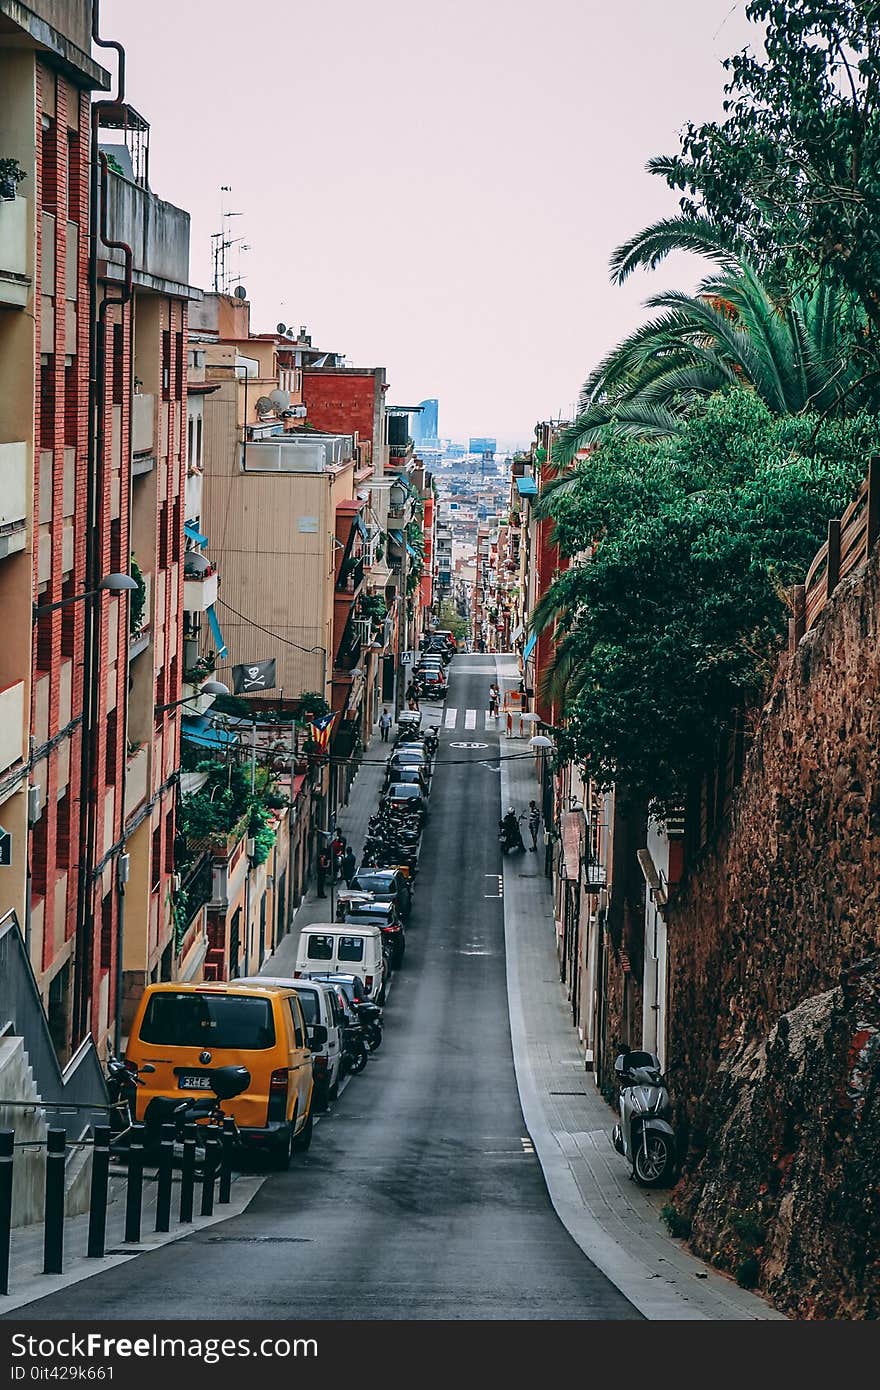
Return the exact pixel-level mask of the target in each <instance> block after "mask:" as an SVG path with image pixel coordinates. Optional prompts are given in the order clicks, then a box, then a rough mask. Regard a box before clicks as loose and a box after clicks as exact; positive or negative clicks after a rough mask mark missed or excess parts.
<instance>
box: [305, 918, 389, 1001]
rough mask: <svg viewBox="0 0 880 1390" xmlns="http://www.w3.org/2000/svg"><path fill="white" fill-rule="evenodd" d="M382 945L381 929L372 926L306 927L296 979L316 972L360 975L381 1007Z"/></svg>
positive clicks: (327, 924)
mask: <svg viewBox="0 0 880 1390" xmlns="http://www.w3.org/2000/svg"><path fill="white" fill-rule="evenodd" d="M382 944H383V938H382V933H381V932H380V931H379V928H378V927H374V926H372V925H368V924H365V925H363V926H359V927H357V928H356V929H354V930H353V929H352V928H351V927H350V926H348V925H346V923H344V922H342V923H340V922H321V923H316V924H314V925H312V926H308V927H303V929H302V932H301V934H300V938H299V950H298V951H297V955H296V967H295V969H294V972H293V973H294V978H295V979H297V980H299V979H302V978H303V976H305V975H308V974H310V973H311V972H312V971H313V970H317V971H320V972H321V973H325V972H326V973H328V974H333V973H334V972H336V971H342V973H343V974H346V975H359V976H360V978H361V979H362V980H363V982H364V986H365V987H366V989H367V991H368V993H369V995H370V998H371V999H372V1000H374V1001H375V1002H376V1003H381V1002H382V996H383V992H384V988H385V961H384V957H383V953H382Z"/></svg>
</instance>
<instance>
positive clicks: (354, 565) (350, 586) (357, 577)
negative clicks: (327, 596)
mask: <svg viewBox="0 0 880 1390" xmlns="http://www.w3.org/2000/svg"><path fill="white" fill-rule="evenodd" d="M363 582H364V557H363V556H362V555H361V556H358V558H357V559H356V560H352V559H348V560H344V561H343V562H342V565H341V566H340V570H339V578H338V579H337V581H336V592H337V593H338V594H350V595H352V596H354V595H355V594H356V593H357V592H358V590H359V589H360V587H361V585H362V584H363Z"/></svg>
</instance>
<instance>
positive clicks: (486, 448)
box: [468, 435, 496, 457]
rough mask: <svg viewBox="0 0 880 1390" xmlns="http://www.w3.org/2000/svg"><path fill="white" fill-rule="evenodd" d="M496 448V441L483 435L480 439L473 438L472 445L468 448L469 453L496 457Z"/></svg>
mask: <svg viewBox="0 0 880 1390" xmlns="http://www.w3.org/2000/svg"><path fill="white" fill-rule="evenodd" d="M495 448H496V441H495V440H494V439H487V438H485V437H484V436H483V435H480V436H479V438H474V437H473V436H472V437H471V440H470V444H469V446H468V453H470V454H489V455H490V456H492V457H494V455H495Z"/></svg>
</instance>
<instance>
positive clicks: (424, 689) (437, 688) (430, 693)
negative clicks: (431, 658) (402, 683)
mask: <svg viewBox="0 0 880 1390" xmlns="http://www.w3.org/2000/svg"><path fill="white" fill-rule="evenodd" d="M417 685H418V691H419V699H421V700H445V699H446V696H447V695H448V693H449V687H448V685H447V684H446V676H445V674H444V673H443V672H442V671H426V672H425V674H424V675H423V676H419V678H418V681H417Z"/></svg>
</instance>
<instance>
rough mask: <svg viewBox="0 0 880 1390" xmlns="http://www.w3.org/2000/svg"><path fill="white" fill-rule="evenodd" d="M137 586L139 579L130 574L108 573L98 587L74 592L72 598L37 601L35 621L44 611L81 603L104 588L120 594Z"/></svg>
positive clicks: (34, 611)
mask: <svg viewBox="0 0 880 1390" xmlns="http://www.w3.org/2000/svg"><path fill="white" fill-rule="evenodd" d="M137 587H138V584H137V580H136V579H132V577H131V575H130V574H106V575H105V576H104V578H103V579H102V580H101V582H100V584H99V585H98V587H97V589H85V590H84V591H83V593H81V594H73V595H72V596H71V597H70V598H60V599H58V600H57V602H55V603H41V604H37V603H35V604H34V607H33V613H34V622H36V621H37V618H39V617H42V615H43V614H44V613H54V612H55V610H56V609H57V608H67V607H69V605H70V604H71V603H81V602H82V600H83V599H87V598H97V597H98V595H99V594H100V593H101V591H102V590H104V589H106V590H107V591H108V593H111V594H119V593H123V592H124V591H125V590H127V589H136V588H137Z"/></svg>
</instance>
